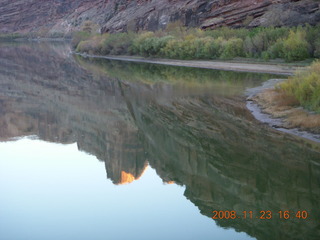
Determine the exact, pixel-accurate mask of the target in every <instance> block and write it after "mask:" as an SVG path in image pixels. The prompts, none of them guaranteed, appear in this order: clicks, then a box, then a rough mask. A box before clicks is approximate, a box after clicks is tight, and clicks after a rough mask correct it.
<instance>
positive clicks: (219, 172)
mask: <svg viewBox="0 0 320 240" xmlns="http://www.w3.org/2000/svg"><path fill="white" fill-rule="evenodd" d="M276 77H278V76H274V75H268V74H256V73H243V72H242V73H237V72H225V71H214V70H204V69H192V68H179V67H167V66H160V65H152V64H139V63H126V62H120V61H109V60H98V59H85V58H82V57H80V56H73V55H72V54H71V53H70V48H69V46H68V44H63V43H51V44H49V43H16V44H8V43H3V44H1V45H0V239H3V240H29V239H30V240H51V239H52V240H56V239H59V240H64V239H68V240H70V239H77V240H82V239H93V240H100V239H131V240H136V239H137V240H138V239H139V240H140V239H148V240H149V239H190V240H194V239H201V240H206V239H226V240H229V239H259V240H260V239H261V240H264V239H266V240H267V239H268V240H270V239H275V240H276V239H320V144H319V143H315V142H312V141H310V140H305V139H303V138H300V137H297V136H292V135H290V134H287V133H283V132H279V131H276V130H274V129H272V128H270V127H268V126H267V125H265V124H262V123H260V122H259V121H257V120H256V119H255V118H254V117H253V116H252V114H251V113H250V111H249V110H247V108H246V103H245V91H246V89H248V88H253V87H257V86H260V85H261V84H262V83H263V82H264V81H266V80H268V79H270V78H276ZM215 211H216V212H215ZM212 217H214V218H216V219H212Z"/></svg>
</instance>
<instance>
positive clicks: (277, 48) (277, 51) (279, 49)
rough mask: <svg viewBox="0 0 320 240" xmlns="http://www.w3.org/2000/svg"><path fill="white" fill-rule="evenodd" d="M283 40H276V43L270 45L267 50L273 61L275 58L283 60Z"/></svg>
mask: <svg viewBox="0 0 320 240" xmlns="http://www.w3.org/2000/svg"><path fill="white" fill-rule="evenodd" d="M283 42H284V40H283V39H278V41H276V43H275V44H273V45H271V46H270V47H269V48H268V50H267V53H268V56H269V57H270V58H271V59H275V58H283V57H284V51H283V49H284V43H283Z"/></svg>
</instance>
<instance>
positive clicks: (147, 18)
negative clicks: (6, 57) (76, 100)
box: [0, 0, 320, 33]
mask: <svg viewBox="0 0 320 240" xmlns="http://www.w3.org/2000/svg"><path fill="white" fill-rule="evenodd" d="M319 5H320V2H319V1H315V0H240V1H235V0H213V1H206V0H189V1H182V0H118V1H117V0H42V1H37V0H16V1H11V0H2V1H1V2H0V33H8V32H30V31H38V32H39V31H40V32H44V33H46V32H49V33H50V32H51V33H53V32H64V33H67V32H70V31H72V30H77V29H79V27H80V26H81V25H82V24H83V22H84V21H87V20H90V21H93V22H95V23H97V24H98V25H99V26H100V28H101V31H102V32H108V31H110V32H116V31H126V30H140V29H144V30H156V29H159V28H162V27H165V26H166V25H167V24H168V23H169V22H172V21H177V20H180V21H181V22H183V23H184V24H185V25H186V26H194V27H201V28H203V29H207V28H215V27H218V26H223V25H227V26H232V27H243V26H245V27H255V26H270V25H273V26H281V25H286V26H292V25H298V24H301V23H309V24H317V23H318V22H320V10H319Z"/></svg>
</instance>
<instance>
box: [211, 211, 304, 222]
mask: <svg viewBox="0 0 320 240" xmlns="http://www.w3.org/2000/svg"><path fill="white" fill-rule="evenodd" d="M212 213H213V216H212V219H272V218H275V217H277V218H280V219H285V220H286V219H290V218H297V219H307V218H308V212H307V211H305V210H302V211H300V210H299V211H288V210H285V211H281V210H280V211H277V212H272V211H270V210H267V211H265V210H262V211H259V212H258V213H254V212H253V211H242V212H237V211H217V210H216V211H213V212H212Z"/></svg>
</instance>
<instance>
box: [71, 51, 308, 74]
mask: <svg viewBox="0 0 320 240" xmlns="http://www.w3.org/2000/svg"><path fill="white" fill-rule="evenodd" d="M74 54H77V55H80V56H82V57H90V58H104V59H109V60H119V61H127V62H141V63H152V64H161V65H169V66H179V67H193V68H205V69H215V70H226V71H242V72H257V73H272V74H279V75H285V76H290V75H293V73H294V72H295V71H296V70H297V69H299V68H302V67H303V66H302V65H300V66H299V65H289V64H266V63H248V62H243V61H214V60H212V61H203V60H174V59H163V58H144V57H138V56H113V55H109V56H100V55H90V54H82V53H74Z"/></svg>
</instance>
